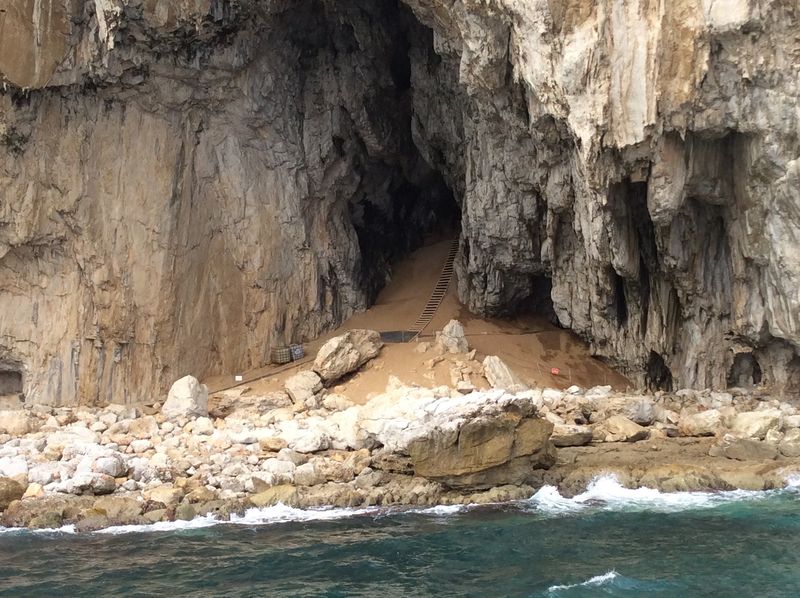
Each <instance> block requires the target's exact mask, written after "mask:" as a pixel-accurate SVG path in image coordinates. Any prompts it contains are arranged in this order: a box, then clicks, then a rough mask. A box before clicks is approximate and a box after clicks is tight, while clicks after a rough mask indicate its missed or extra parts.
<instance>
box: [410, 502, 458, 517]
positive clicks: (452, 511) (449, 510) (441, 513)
mask: <svg viewBox="0 0 800 598" xmlns="http://www.w3.org/2000/svg"><path fill="white" fill-rule="evenodd" d="M471 506H473V505H436V506H435V507H428V508H426V509H411V510H409V511H406V512H407V513H415V514H417V515H432V516H434V517H449V516H451V515H458V514H459V513H463V512H464V511H467V510H468V509H469V508H470V507H471Z"/></svg>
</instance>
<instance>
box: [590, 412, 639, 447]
mask: <svg viewBox="0 0 800 598" xmlns="http://www.w3.org/2000/svg"><path fill="white" fill-rule="evenodd" d="M649 435H650V432H649V431H648V430H647V428H644V427H642V426H640V425H639V424H637V423H636V422H633V421H631V420H629V419H628V418H627V417H625V416H624V415H612V416H611V417H609V418H608V419H607V420H605V421H604V422H602V423H600V424H598V425H597V427H596V428H595V436H599V437H600V438H605V441H606V442H637V441H639V440H644V439H646V438H647V437H648V436H649Z"/></svg>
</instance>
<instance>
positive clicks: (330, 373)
mask: <svg viewBox="0 0 800 598" xmlns="http://www.w3.org/2000/svg"><path fill="white" fill-rule="evenodd" d="M381 347H383V342H382V341H381V335H380V333H378V332H376V331H374V330H350V331H349V332H347V333H345V334H343V335H341V336H336V337H334V338H332V339H330V340H329V341H327V342H326V343H325V344H324V345H322V348H321V349H320V350H319V352H318V353H317V357H316V359H315V360H314V371H315V372H317V374H319V376H320V378H322V379H323V380H324V381H325V382H331V381H333V380H337V379H339V378H341V377H342V376H346V375H347V374H349V373H351V372H354V371H355V370H357V369H358V368H360V367H361V366H362V365H364V364H365V363H367V362H368V361H369V360H370V359H372V358H374V357H377V355H378V354H379V353H380V350H381Z"/></svg>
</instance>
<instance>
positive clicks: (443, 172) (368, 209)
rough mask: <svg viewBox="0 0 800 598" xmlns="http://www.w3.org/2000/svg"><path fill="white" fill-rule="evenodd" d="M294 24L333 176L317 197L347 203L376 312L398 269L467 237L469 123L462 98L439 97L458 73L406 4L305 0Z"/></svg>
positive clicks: (359, 278)
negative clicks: (434, 246)
mask: <svg viewBox="0 0 800 598" xmlns="http://www.w3.org/2000/svg"><path fill="white" fill-rule="evenodd" d="M284 18H286V19H287V22H286V23H285V26H286V28H287V33H286V35H288V36H289V38H290V43H291V44H292V45H293V46H294V47H295V49H296V54H297V55H298V56H299V67H300V69H301V72H300V78H301V87H302V92H301V93H302V97H303V100H302V101H303V104H304V112H303V115H302V118H303V119H304V128H305V134H306V135H308V136H309V137H311V138H313V139H314V141H315V146H314V147H313V148H311V149H312V152H313V154H314V157H315V159H316V156H317V154H319V163H318V164H316V163H315V164H313V165H312V166H316V165H318V166H319V167H320V168H321V169H322V173H323V176H321V177H320V178H319V185H318V187H319V188H318V189H315V191H316V192H317V193H319V195H320V197H321V199H322V200H323V201H325V202H331V201H332V202H333V203H334V204H335V205H336V206H344V207H345V210H344V213H343V215H344V217H345V219H346V220H348V222H347V223H346V226H348V227H349V226H352V229H353V230H354V231H355V235H356V237H357V241H358V250H359V256H358V266H357V267H356V270H357V271H356V273H355V274H356V281H355V282H356V284H357V286H358V287H359V290H360V291H361V292H362V293H363V296H364V298H365V300H366V303H367V304H368V305H371V304H373V303H374V301H375V299H376V298H377V295H378V293H379V292H380V291H381V290H382V289H383V288H384V286H385V285H386V284H387V282H388V281H389V279H390V277H391V272H392V265H393V264H394V263H395V262H397V261H398V260H400V259H403V258H405V257H407V256H408V255H409V254H410V253H411V252H412V251H414V250H415V249H418V248H419V247H421V246H422V245H423V244H426V243H427V242H433V241H435V240H445V239H450V238H456V237H458V235H459V234H460V230H461V224H460V220H461V206H460V195H461V192H460V191H459V190H457V189H455V186H456V185H457V184H461V183H459V182H458V181H462V180H463V173H461V172H460V170H459V168H461V167H459V166H458V165H457V162H458V161H459V160H460V159H461V158H460V156H461V152H460V151H459V147H458V144H460V143H461V142H462V139H461V136H462V134H463V125H462V123H461V112H460V107H459V105H458V102H457V100H456V98H454V97H450V98H449V99H450V101H452V105H450V106H447V105H446V103H444V102H442V101H441V98H443V97H448V95H450V96H452V94H448V93H447V92H446V91H444V90H443V89H444V88H443V86H444V85H445V83H444V82H448V83H447V84H450V83H452V84H453V85H455V86H457V85H458V84H457V81H458V75H457V68H458V65H457V64H455V63H452V64H451V63H450V62H447V61H443V60H441V59H440V57H439V56H438V55H437V53H436V51H435V49H434V37H433V32H432V31H431V30H430V29H429V28H427V27H426V26H424V25H423V24H422V23H420V22H419V20H418V19H417V18H416V16H415V15H414V13H413V12H412V11H411V10H410V9H409V8H408V7H407V6H406V5H405V4H403V3H402V2H400V1H399V0H386V1H384V2H374V1H373V0H343V1H336V2H332V1H330V0H304V1H303V2H301V3H298V4H296V5H293V8H292V10H291V11H287V12H286V13H285V16H284ZM306 151H309V150H308V148H307V150H306Z"/></svg>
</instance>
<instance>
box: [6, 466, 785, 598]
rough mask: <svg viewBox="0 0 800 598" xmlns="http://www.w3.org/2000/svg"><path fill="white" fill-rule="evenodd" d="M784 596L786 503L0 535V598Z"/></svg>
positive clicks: (529, 507) (733, 495)
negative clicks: (17, 597) (35, 597)
mask: <svg viewBox="0 0 800 598" xmlns="http://www.w3.org/2000/svg"><path fill="white" fill-rule="evenodd" d="M650 594H656V595H659V596H798V595H800V490H798V489H797V488H796V487H788V488H787V489H785V490H778V491H770V492H743V491H737V492H722V493H714V494H705V493H679V494H660V493H658V492H656V491H652V490H646V489H639V490H626V489H624V488H622V487H620V486H619V484H617V483H616V481H615V480H614V479H613V478H603V479H600V480H598V481H596V482H595V483H594V484H593V485H592V486H591V487H590V488H589V490H587V492H586V493H584V494H582V495H579V496H578V497H575V498H574V499H565V498H562V497H561V496H559V495H558V493H557V492H556V490H555V489H554V488H549V487H548V488H543V489H542V490H540V491H539V492H538V493H537V494H536V495H535V496H534V497H533V498H532V499H530V500H528V501H522V502H518V503H513V504H507V505H494V506H481V507H477V506H476V507H468V508H455V507H436V508H433V509H424V510H411V511H397V510H395V511H387V510H380V509H371V510H370V509H367V510H350V511H348V510H330V511H300V510H296V509H291V508H289V507H284V506H280V505H279V506H276V507H271V508H268V509H260V510H253V511H250V512H248V513H247V514H246V516H244V517H243V518H240V519H238V520H236V521H234V522H232V523H225V524H218V523H215V522H213V521H211V520H209V519H197V520H195V521H193V522H190V523H188V524H180V525H178V524H161V525H158V526H151V527H131V528H116V529H110V530H106V531H105V532H104V533H94V534H83V535H78V534H74V533H71V530H70V528H65V529H62V530H58V531H46V532H29V531H16V530H6V529H0V596H25V597H28V596H379V597H382V598H390V597H395V596H397V597H409V596H641V595H650Z"/></svg>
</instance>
